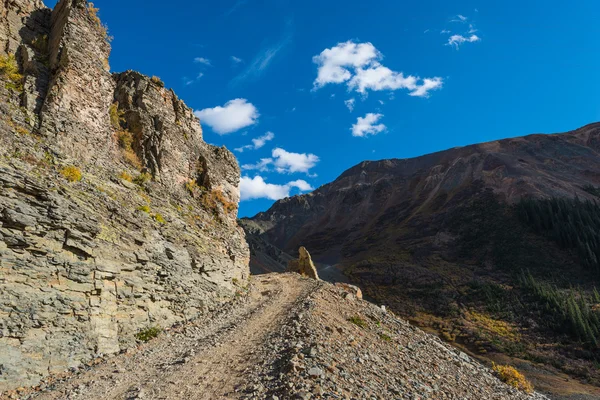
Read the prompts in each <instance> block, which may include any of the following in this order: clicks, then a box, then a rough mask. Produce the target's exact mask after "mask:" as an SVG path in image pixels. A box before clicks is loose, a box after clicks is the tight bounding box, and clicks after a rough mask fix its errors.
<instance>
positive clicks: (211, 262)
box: [0, 0, 249, 393]
mask: <svg viewBox="0 0 600 400" xmlns="http://www.w3.org/2000/svg"><path fill="white" fill-rule="evenodd" d="M0 7H4V9H2V10H1V11H2V12H3V14H2V18H3V23H4V24H5V26H6V27H8V28H7V29H5V30H4V32H3V34H4V36H1V35H0V42H1V43H2V44H3V47H2V49H0V56H2V57H4V59H6V58H7V56H8V55H11V54H15V55H16V60H17V63H18V68H19V70H20V72H21V73H22V74H23V77H22V80H21V82H22V83H23V90H20V88H17V89H15V88H13V87H11V85H9V84H8V78H7V76H4V75H0V80H1V82H0V98H1V101H0V112H1V115H0V393H1V392H3V391H6V390H10V389H14V388H16V387H20V386H27V385H33V384H35V383H37V382H38V381H39V380H40V379H41V377H43V376H46V375H48V374H53V373H59V372H61V371H64V370H66V369H68V368H69V367H75V366H78V365H80V364H81V363H84V362H87V361H89V360H91V359H93V358H94V357H97V356H98V355H101V354H105V355H106V354H112V353H116V352H119V351H121V350H123V349H126V348H127V347H129V346H131V345H133V344H134V343H135V334H136V333H138V332H140V331H142V330H144V329H146V328H148V327H153V326H159V327H163V328H164V327H168V326H171V325H173V324H175V323H179V322H183V321H187V320H190V319H193V318H195V317H197V316H198V315H200V314H202V313H204V312H205V311H207V310H209V309H212V308H213V307H214V306H215V305H216V304H219V303H222V302H226V301H229V300H230V299H231V298H232V297H233V296H234V294H235V290H236V289H235V285H234V284H233V282H238V283H239V282H243V281H244V280H246V279H247V278H248V276H249V269H248V262H249V252H248V248H247V244H246V242H245V238H244V233H243V231H242V230H241V229H240V228H239V227H238V225H237V222H236V215H237V204H238V201H239V188H238V184H239V176H240V170H239V167H238V165H237V162H236V159H235V157H234V156H233V155H232V154H231V153H230V152H229V151H228V150H226V149H225V148H217V147H214V146H210V145H208V144H206V143H205V142H203V140H202V129H201V127H200V124H199V122H198V120H197V118H196V117H194V115H193V112H192V110H191V109H190V108H188V107H187V106H186V105H185V104H184V103H183V102H182V101H181V100H179V99H178V98H177V97H176V95H175V94H174V93H173V92H172V91H171V90H167V89H165V88H164V87H163V85H162V84H159V83H157V82H156V80H152V79H150V78H148V77H145V76H142V75H140V74H138V73H135V72H131V71H129V72H125V73H123V74H116V75H114V76H111V74H110V73H109V72H108V64H107V58H108V53H109V51H110V47H109V45H108V44H107V42H106V38H105V37H104V36H105V33H104V31H103V29H102V26H101V24H100V22H99V21H98V20H97V18H96V17H95V13H94V11H93V10H90V9H89V7H88V5H87V3H86V2H85V1H77V0H61V1H60V2H59V3H58V4H57V6H56V8H55V9H54V10H53V11H50V10H48V9H45V8H44V7H43V5H42V4H41V2H33V1H10V2H2V5H0ZM113 104H114V107H112V110H111V105H113ZM111 113H112V114H111ZM111 115H112V116H113V117H114V115H117V116H118V117H119V116H120V117H119V118H117V119H118V120H119V121H118V124H115V123H114V121H113V122H112V123H111ZM113 120H114V118H113ZM117 125H118V126H117ZM119 132H121V134H123V132H125V134H127V135H129V136H128V137H130V138H131V143H129V142H128V143H125V144H123V143H122V141H120V139H119ZM126 152H129V153H130V154H129V156H130V157H129V161H128V159H127V157H125V155H126ZM132 158H133V159H136V160H137V161H136V162H135V163H134V164H135V165H133V164H132V163H131V162H130V161H131V159H132Z"/></svg>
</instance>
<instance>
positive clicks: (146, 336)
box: [135, 326, 162, 342]
mask: <svg viewBox="0 0 600 400" xmlns="http://www.w3.org/2000/svg"><path fill="white" fill-rule="evenodd" d="M161 332H162V329H161V328H160V327H158V326H149V327H148V328H146V329H143V330H141V331H139V332H138V333H136V334H135V338H136V339H137V340H139V341H140V342H148V341H150V340H152V339H154V338H156V337H158V335H160V334H161Z"/></svg>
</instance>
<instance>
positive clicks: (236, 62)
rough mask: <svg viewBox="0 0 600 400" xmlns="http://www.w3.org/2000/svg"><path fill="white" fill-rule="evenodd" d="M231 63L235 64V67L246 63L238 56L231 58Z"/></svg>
mask: <svg viewBox="0 0 600 400" xmlns="http://www.w3.org/2000/svg"><path fill="white" fill-rule="evenodd" d="M231 62H232V63H233V65H238V64H241V63H243V62H244V60H242V59H241V58H239V57H236V56H231Z"/></svg>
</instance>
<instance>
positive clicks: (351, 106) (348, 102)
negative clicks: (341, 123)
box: [344, 98, 356, 112]
mask: <svg viewBox="0 0 600 400" xmlns="http://www.w3.org/2000/svg"><path fill="white" fill-rule="evenodd" d="M355 103H356V99H354V98H351V99H348V100H346V101H344V104H345V105H346V107H348V110H350V112H352V111H354V104H355Z"/></svg>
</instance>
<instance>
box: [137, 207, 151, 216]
mask: <svg viewBox="0 0 600 400" xmlns="http://www.w3.org/2000/svg"><path fill="white" fill-rule="evenodd" d="M137 210H138V211H142V212H145V213H146V214H150V206H148V205H145V206H139V207H138V208H137Z"/></svg>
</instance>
